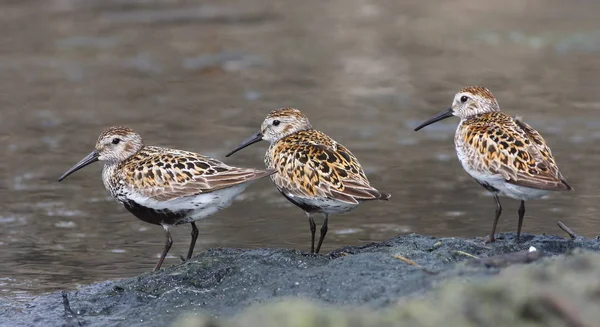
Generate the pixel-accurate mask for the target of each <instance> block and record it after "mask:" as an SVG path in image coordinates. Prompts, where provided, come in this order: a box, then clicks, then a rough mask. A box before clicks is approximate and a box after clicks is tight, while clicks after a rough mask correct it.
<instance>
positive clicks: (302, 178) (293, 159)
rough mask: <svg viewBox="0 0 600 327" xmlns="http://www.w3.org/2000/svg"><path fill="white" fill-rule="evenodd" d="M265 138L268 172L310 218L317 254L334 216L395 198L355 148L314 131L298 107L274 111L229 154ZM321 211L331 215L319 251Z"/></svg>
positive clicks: (311, 249) (290, 199)
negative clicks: (376, 182)
mask: <svg viewBox="0 0 600 327" xmlns="http://www.w3.org/2000/svg"><path fill="white" fill-rule="evenodd" d="M261 140H266V141H268V142H270V143H271V145H270V146H269V149H268V150H267V153H266V154H265V164H266V166H267V168H268V169H275V170H276V171H277V174H274V175H271V179H272V180H273V182H274V183H275V185H276V186H277V189H278V190H279V192H281V194H283V196H284V197H285V198H287V199H288V200H289V201H290V202H292V203H293V204H295V205H296V206H298V207H300V208H301V209H302V210H304V212H305V213H306V215H307V216H308V222H309V226H310V232H311V247H310V251H311V253H319V250H320V249H321V245H322V244H323V240H324V239H325V235H326V234H327V221H328V220H329V214H331V213H342V212H347V211H350V210H352V209H354V208H356V207H357V206H358V205H359V204H360V203H361V202H363V201H367V200H388V199H389V198H390V194H387V193H383V192H379V191H378V190H377V189H375V188H374V187H372V186H371V185H370V184H369V180H368V179H367V176H365V173H364V172H363V170H362V167H361V165H360V163H359V162H358V159H356V157H355V156H354V155H353V154H352V153H351V152H350V150H348V149H347V148H346V147H344V146H343V145H341V144H339V143H337V142H336V141H334V140H333V139H331V138H330V137H329V136H327V135H326V134H325V133H322V132H319V131H317V130H315V129H313V128H312V126H311V125H310V122H309V121H308V118H307V117H306V116H305V115H304V114H303V113H302V112H300V110H298V109H294V108H281V109H277V110H274V111H272V112H271V113H269V115H268V116H267V118H266V119H265V120H264V122H263V123H262V125H261V128H260V131H259V132H258V133H255V134H253V135H252V136H250V137H249V138H247V139H246V140H244V141H243V142H242V143H240V145H238V146H237V147H236V148H235V149H233V150H232V151H231V152H230V153H228V154H227V155H226V156H227V157H229V156H230V155H232V154H233V153H235V152H237V151H239V150H241V149H243V148H245V147H247V146H249V145H251V144H253V143H256V142H259V141H261ZM315 213H322V214H324V216H325V221H324V222H323V225H322V227H321V235H320V238H319V243H318V245H317V248H316V251H315V231H316V225H315V221H314V218H313V214H315Z"/></svg>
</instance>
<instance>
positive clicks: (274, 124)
mask: <svg viewBox="0 0 600 327" xmlns="http://www.w3.org/2000/svg"><path fill="white" fill-rule="evenodd" d="M279 124H281V122H280V121H279V120H274V121H273V126H279Z"/></svg>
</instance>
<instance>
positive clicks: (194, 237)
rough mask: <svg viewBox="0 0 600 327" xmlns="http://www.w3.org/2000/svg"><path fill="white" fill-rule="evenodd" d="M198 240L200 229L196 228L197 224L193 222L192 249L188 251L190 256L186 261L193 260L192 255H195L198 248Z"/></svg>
mask: <svg viewBox="0 0 600 327" xmlns="http://www.w3.org/2000/svg"><path fill="white" fill-rule="evenodd" d="M197 239H198V227H196V223H195V222H193V221H192V242H191V243H190V249H189V250H188V255H187V257H186V258H185V260H186V261H187V260H190V259H191V258H192V253H194V247H195V246H196V240H197Z"/></svg>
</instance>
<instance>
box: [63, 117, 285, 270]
mask: <svg viewBox="0 0 600 327" xmlns="http://www.w3.org/2000/svg"><path fill="white" fill-rule="evenodd" d="M96 161H103V162H104V168H103V170H102V180H103V181H104V186H105V187H106V189H107V190H108V191H109V192H110V194H111V196H112V197H113V198H114V199H115V200H116V201H117V202H119V203H121V204H122V205H123V206H125V208H126V209H127V210H129V212H131V213H132V214H133V215H134V216H136V217H137V218H139V219H141V220H143V221H145V222H147V223H150V224H154V225H161V226H162V227H163V229H164V231H165V237H166V242H165V247H164V250H163V252H162V254H161V256H160V259H159V260H158V262H157V263H156V266H155V267H154V270H155V271H156V270H158V269H160V266H161V265H162V263H163V261H164V260H165V257H166V255H167V253H168V252H169V249H170V248H171V245H172V244H173V240H172V239H171V233H170V228H171V226H175V225H181V224H187V223H190V224H191V225H192V241H191V243H190V247H189V250H188V254H187V257H186V260H189V259H190V258H191V257H192V253H193V251H194V246H195V245H196V239H197V238H198V228H197V227H196V224H195V221H196V220H199V219H202V218H205V217H207V216H209V215H211V214H213V213H215V212H217V211H218V210H220V209H223V208H226V207H228V206H229V205H231V202H232V201H233V199H234V198H235V197H236V196H238V195H239V194H240V193H242V192H243V191H244V190H245V189H246V187H248V185H250V184H251V183H253V182H255V181H256V180H257V179H259V178H262V177H265V176H268V175H270V174H272V173H274V172H275V171H274V170H266V171H265V170H257V169H248V168H237V167H231V166H228V165H226V164H224V163H222V162H220V161H219V160H217V159H213V158H209V157H205V156H202V155H200V154H197V153H193V152H188V151H182V150H175V149H167V148H160V147H155V146H145V145H144V143H143V141H142V137H141V136H140V135H139V134H138V133H136V132H135V131H134V130H133V129H131V128H129V127H125V126H115V127H110V128H108V129H107V130H105V131H104V132H102V134H100V137H99V138H98V141H97V142H96V147H95V150H94V151H92V153H90V154H89V155H87V156H86V157H85V158H83V159H82V160H81V161H79V162H78V163H77V164H75V165H74V166H73V167H71V168H70V169H69V170H67V172H65V173H64V174H63V175H62V176H61V177H60V178H59V181H62V180H64V179H65V178H66V177H67V176H69V175H71V174H72V173H74V172H76V171H78V170H79V169H81V168H83V167H85V166H87V165H89V164H91V163H93V162H96Z"/></svg>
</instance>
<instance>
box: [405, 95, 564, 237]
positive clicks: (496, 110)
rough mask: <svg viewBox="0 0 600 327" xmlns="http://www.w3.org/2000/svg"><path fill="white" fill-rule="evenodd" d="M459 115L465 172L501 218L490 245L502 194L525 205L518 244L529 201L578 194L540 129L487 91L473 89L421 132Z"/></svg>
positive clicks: (521, 209) (521, 210)
mask: <svg viewBox="0 0 600 327" xmlns="http://www.w3.org/2000/svg"><path fill="white" fill-rule="evenodd" d="M452 116H458V117H459V118H460V123H459V124H458V128H457V129H456V135H455V137H454V144H455V145H456V153H457V155H458V159H459V160H460V163H461V164H462V166H463V168H464V169H465V170H466V171H467V173H469V175H471V176H472V177H473V178H474V179H475V180H476V181H477V182H478V183H479V184H481V186H483V187H484V188H485V189H487V190H488V191H490V192H491V193H492V194H493V196H494V200H495V201H496V216H495V218H494V225H493V227H492V233H491V234H490V237H489V239H488V242H493V241H494V240H495V237H494V234H495V232H496V226H497V224H498V219H500V214H501V213H502V205H501V204H500V199H499V198H498V195H504V196H507V197H510V198H513V199H516V200H521V205H520V206H519V211H518V213H519V225H518V227H517V242H518V241H519V238H520V236H521V226H522V225H523V216H524V215H525V201H528V200H534V199H538V198H541V197H542V196H544V195H547V194H548V193H550V192H551V191H567V190H572V188H571V186H569V184H567V181H566V180H565V179H564V177H563V176H562V174H561V173H560V171H559V170H558V166H557V165H556V161H555V160H554V157H553V156H552V153H551V151H550V148H549V147H548V145H547V144H546V142H545V141H544V139H543V138H542V136H541V135H540V133H538V132H537V131H536V130H535V129H533V128H532V127H531V126H529V125H528V124H526V123H525V122H523V120H522V119H521V118H519V117H516V118H513V117H511V116H509V115H508V114H506V113H504V112H502V111H500V106H499V105H498V102H497V101H496V98H494V96H493V95H492V93H491V92H490V91H489V90H488V89H486V88H484V87H481V86H468V87H465V88H464V89H462V90H460V92H458V93H457V94H456V95H455V96H454V101H453V102H452V106H451V107H449V108H448V109H446V110H444V111H442V112H441V113H439V114H438V115H436V116H435V117H433V118H431V119H429V120H427V121H425V122H424V123H422V124H421V125H419V126H418V127H417V128H415V131H418V130H420V129H421V128H423V127H425V126H427V125H430V124H433V123H435V122H437V121H440V120H442V119H446V118H449V117H452Z"/></svg>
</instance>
